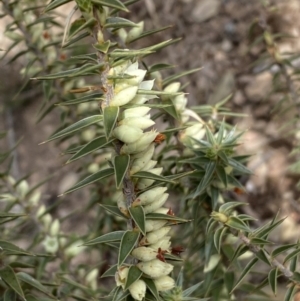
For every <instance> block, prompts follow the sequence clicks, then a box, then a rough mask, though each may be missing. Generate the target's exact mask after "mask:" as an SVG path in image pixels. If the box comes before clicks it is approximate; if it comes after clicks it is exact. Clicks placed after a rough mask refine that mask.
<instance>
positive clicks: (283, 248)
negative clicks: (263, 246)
mask: <svg viewBox="0 0 300 301" xmlns="http://www.w3.org/2000/svg"><path fill="white" fill-rule="evenodd" d="M296 246H297V244H288V245H285V246H280V247H278V248H276V249H274V250H273V251H272V253H271V257H276V256H278V255H279V254H282V253H284V252H286V251H287V250H289V249H291V248H294V247H296Z"/></svg>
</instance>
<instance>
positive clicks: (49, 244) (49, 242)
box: [43, 235, 59, 254]
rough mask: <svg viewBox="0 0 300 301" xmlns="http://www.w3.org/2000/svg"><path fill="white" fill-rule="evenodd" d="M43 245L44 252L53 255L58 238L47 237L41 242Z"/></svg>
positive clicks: (57, 245) (56, 249)
mask: <svg viewBox="0 0 300 301" xmlns="http://www.w3.org/2000/svg"><path fill="white" fill-rule="evenodd" d="M43 245H44V247H45V250H46V252H48V253H51V254H54V253H56V252H57V251H58V247H59V244H58V238H57V237H51V236H49V235H47V236H46V238H45V239H44V241H43Z"/></svg>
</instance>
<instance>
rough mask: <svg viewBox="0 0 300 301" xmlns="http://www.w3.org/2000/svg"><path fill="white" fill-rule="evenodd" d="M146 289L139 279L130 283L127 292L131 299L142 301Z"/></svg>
mask: <svg viewBox="0 0 300 301" xmlns="http://www.w3.org/2000/svg"><path fill="white" fill-rule="evenodd" d="M146 288H147V287H146V283H145V282H144V281H143V280H141V279H139V280H137V281H135V282H134V283H132V284H131V285H130V286H129V288H128V290H129V292H130V294H131V296H132V298H133V299H135V300H138V301H142V300H143V299H144V297H145V295H146Z"/></svg>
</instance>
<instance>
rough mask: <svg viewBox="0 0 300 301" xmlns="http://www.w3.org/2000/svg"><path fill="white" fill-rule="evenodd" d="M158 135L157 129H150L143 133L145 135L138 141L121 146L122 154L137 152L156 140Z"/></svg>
mask: <svg viewBox="0 0 300 301" xmlns="http://www.w3.org/2000/svg"><path fill="white" fill-rule="evenodd" d="M156 135H157V132H156V131H150V132H146V133H144V134H143V136H142V137H141V138H140V139H139V140H138V141H136V142H133V143H129V144H125V145H123V146H122V147H121V154H129V155H130V154H136V153H139V152H142V151H144V150H145V149H146V148H148V147H149V146H150V144H151V142H153V141H154V139H155V137H156Z"/></svg>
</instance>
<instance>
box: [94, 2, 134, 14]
mask: <svg viewBox="0 0 300 301" xmlns="http://www.w3.org/2000/svg"><path fill="white" fill-rule="evenodd" d="M91 1H92V3H94V4H100V5H103V6H107V7H111V8H116V9H118V10H122V11H125V12H129V10H128V8H127V7H126V6H125V5H124V4H123V3H122V2H121V1H119V0H91Z"/></svg>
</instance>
